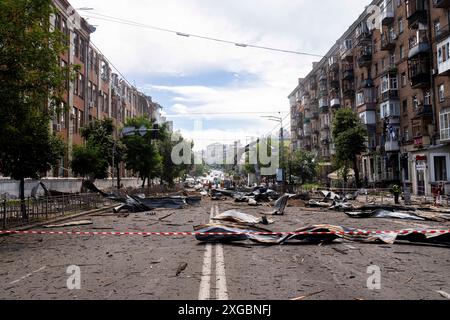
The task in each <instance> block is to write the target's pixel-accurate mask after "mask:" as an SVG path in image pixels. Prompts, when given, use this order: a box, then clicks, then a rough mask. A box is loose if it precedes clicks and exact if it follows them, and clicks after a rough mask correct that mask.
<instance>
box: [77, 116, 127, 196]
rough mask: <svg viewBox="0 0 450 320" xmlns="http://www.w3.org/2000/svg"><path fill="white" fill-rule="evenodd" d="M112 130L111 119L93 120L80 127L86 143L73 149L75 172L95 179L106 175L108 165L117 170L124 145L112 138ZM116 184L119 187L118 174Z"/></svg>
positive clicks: (113, 128)
mask: <svg viewBox="0 0 450 320" xmlns="http://www.w3.org/2000/svg"><path fill="white" fill-rule="evenodd" d="M114 131H115V127H114V123H113V120H112V119H103V120H95V121H92V122H90V123H89V124H88V125H87V126H86V127H84V128H82V130H81V135H82V137H83V138H84V139H85V141H86V145H85V146H78V147H76V148H74V150H73V155H72V163H71V166H72V170H73V172H74V173H75V174H77V175H80V176H83V177H89V179H90V180H95V179H105V178H106V177H108V168H109V167H115V169H116V171H117V172H119V168H120V163H121V162H122V161H123V155H124V152H125V146H124V145H123V144H122V143H121V142H120V141H116V140H115V139H114V135H113V134H114ZM113 152H114V157H113ZM90 159H92V161H90ZM113 162H114V163H113ZM117 185H118V188H120V175H119V174H118V179H117Z"/></svg>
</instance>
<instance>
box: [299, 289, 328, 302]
mask: <svg viewBox="0 0 450 320" xmlns="http://www.w3.org/2000/svg"><path fill="white" fill-rule="evenodd" d="M324 291H325V290H320V291H317V292H313V293H310V294H307V295H306V296H300V297H298V298H294V299H291V301H296V300H303V299H306V298H309V297H312V296H315V295H317V294H319V293H322V292H324Z"/></svg>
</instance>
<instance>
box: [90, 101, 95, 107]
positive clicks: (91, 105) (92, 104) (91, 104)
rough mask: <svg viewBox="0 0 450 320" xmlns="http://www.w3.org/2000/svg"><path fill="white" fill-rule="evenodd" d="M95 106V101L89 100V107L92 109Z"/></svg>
mask: <svg viewBox="0 0 450 320" xmlns="http://www.w3.org/2000/svg"><path fill="white" fill-rule="evenodd" d="M93 107H94V102H92V101H91V102H89V108H90V109H92V108H93Z"/></svg>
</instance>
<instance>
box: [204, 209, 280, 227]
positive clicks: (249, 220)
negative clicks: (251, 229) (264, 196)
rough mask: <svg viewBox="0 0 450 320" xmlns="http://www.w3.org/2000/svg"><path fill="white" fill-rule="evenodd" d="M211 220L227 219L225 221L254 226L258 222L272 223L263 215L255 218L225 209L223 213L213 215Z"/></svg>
mask: <svg viewBox="0 0 450 320" xmlns="http://www.w3.org/2000/svg"><path fill="white" fill-rule="evenodd" d="M213 220H217V221H227V222H234V223H238V224H242V225H247V226H255V225H258V224H263V225H268V224H272V223H274V222H273V221H271V220H267V218H266V217H265V216H264V217H262V218H259V217H258V218H257V217H254V216H252V215H249V214H246V213H242V212H239V211H235V210H230V211H226V212H224V213H221V214H219V215H218V216H216V217H214V218H213Z"/></svg>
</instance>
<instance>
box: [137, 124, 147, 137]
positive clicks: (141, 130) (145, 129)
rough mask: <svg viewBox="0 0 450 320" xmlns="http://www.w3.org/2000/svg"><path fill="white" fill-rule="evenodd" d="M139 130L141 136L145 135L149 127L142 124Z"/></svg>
mask: <svg viewBox="0 0 450 320" xmlns="http://www.w3.org/2000/svg"><path fill="white" fill-rule="evenodd" d="M138 132H139V134H140V136H141V137H143V136H145V135H146V134H147V132H148V129H147V128H146V127H145V126H142V127H140V128H139V130H138Z"/></svg>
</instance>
